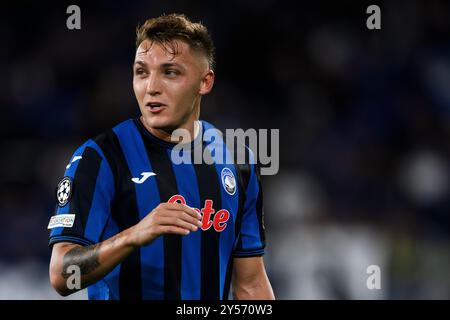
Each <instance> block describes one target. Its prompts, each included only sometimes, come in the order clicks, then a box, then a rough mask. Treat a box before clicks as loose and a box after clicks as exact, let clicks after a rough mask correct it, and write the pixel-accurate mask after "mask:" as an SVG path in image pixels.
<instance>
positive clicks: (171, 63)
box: [161, 62, 184, 69]
mask: <svg viewBox="0 0 450 320" xmlns="http://www.w3.org/2000/svg"><path fill="white" fill-rule="evenodd" d="M161 67H162V68H170V67H178V68H180V69H184V67H183V66H182V65H181V64H179V63H176V62H166V63H163V64H161Z"/></svg>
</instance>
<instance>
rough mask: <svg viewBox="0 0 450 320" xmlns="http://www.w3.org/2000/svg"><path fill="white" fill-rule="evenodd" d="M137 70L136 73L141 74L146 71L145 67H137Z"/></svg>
mask: <svg viewBox="0 0 450 320" xmlns="http://www.w3.org/2000/svg"><path fill="white" fill-rule="evenodd" d="M135 72H136V74H138V75H141V74H144V73H145V70H144V69H143V68H138V69H136V71H135Z"/></svg>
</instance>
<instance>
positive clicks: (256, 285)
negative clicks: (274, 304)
mask: <svg viewBox="0 0 450 320" xmlns="http://www.w3.org/2000/svg"><path fill="white" fill-rule="evenodd" d="M233 298H234V299H235V300H275V296H274V293H273V290H272V286H271V285H270V282H269V280H268V279H267V278H266V279H262V281H255V282H253V283H251V284H246V285H238V284H234V285H233Z"/></svg>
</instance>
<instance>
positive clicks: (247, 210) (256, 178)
mask: <svg viewBox="0 0 450 320" xmlns="http://www.w3.org/2000/svg"><path fill="white" fill-rule="evenodd" d="M265 247H266V237H265V227H264V208H263V194H262V187H261V177H260V174H259V168H258V166H257V165H250V178H249V182H248V185H247V189H246V197H245V203H244V210H243V214H242V222H241V226H240V232H239V234H238V240H237V244H236V247H235V249H234V252H233V255H234V256H235V257H254V256H262V255H263V254H264V249H265Z"/></svg>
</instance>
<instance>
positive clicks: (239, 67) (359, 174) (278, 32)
mask: <svg viewBox="0 0 450 320" xmlns="http://www.w3.org/2000/svg"><path fill="white" fill-rule="evenodd" d="M19 3H20V1H19ZM70 4H78V5H79V6H80V7H81V27H82V29H81V30H78V31H69V30H68V29H67V28H66V19H67V17H68V15H67V14H66V8H67V6H68V5H70ZM369 4H378V5H380V7H381V18H382V29H381V30H376V31H370V30H368V29H367V28H366V19H367V17H368V14H366V8H367V6H368V5H369ZM0 10H1V11H0V12H1V14H0V39H1V42H2V49H1V53H0V57H1V58H0V68H1V74H2V76H1V77H0V104H1V109H0V112H1V114H0V130H1V140H0V146H1V150H2V151H1V157H0V170H1V171H0V181H1V184H0V299H59V297H58V295H57V294H56V293H55V292H54V291H53V290H52V289H51V287H50V284H49V281H48V271H47V270H48V263H49V257H50V250H49V249H48V247H47V237H48V232H47V229H46V228H47V224H48V221H49V217H50V216H51V215H52V213H53V210H54V205H55V196H54V193H55V186H56V184H57V182H58V180H59V178H60V177H61V175H62V174H63V172H64V168H65V166H66V164H67V162H68V161H69V158H70V156H71V154H72V152H73V151H74V150H75V148H76V147H77V146H78V145H80V144H81V143H82V142H83V141H84V140H86V139H87V138H89V137H91V136H93V135H96V134H98V133H100V132H102V131H103V130H105V129H107V128H110V127H112V126H113V125H115V124H116V123H118V122H120V121H122V120H123V119H126V118H130V117H135V116H137V115H138V113H139V110H138V107H137V105H136V103H135V99H134V96H133V91H132V71H131V70H132V69H131V63H132V61H133V58H134V50H135V48H134V30H135V26H136V24H137V23H138V22H141V23H142V22H143V21H145V19H146V18H148V17H152V16H156V15H159V14H161V13H172V12H178V13H185V14H187V15H188V16H189V17H190V18H192V19H193V20H201V21H203V22H204V23H205V24H206V25H207V26H208V27H209V29H210V31H211V33H212V36H213V39H214V41H215V44H216V48H217V69H216V77H217V78H216V79H217V80H216V84H215V88H214V90H213V92H212V93H211V94H210V95H209V96H208V97H207V98H206V99H204V101H203V105H202V118H203V119H206V120H208V121H211V122H212V123H214V124H216V125H217V126H218V127H219V128H221V129H225V128H238V127H239V128H279V129H280V140H281V145H280V153H281V154H280V157H281V165H280V171H279V173H278V174H277V175H275V176H265V177H263V185H264V192H265V211H266V227H267V238H268V250H267V254H266V256H265V261H266V265H267V270H268V273H269V276H270V279H271V281H272V285H273V287H274V290H275V293H276V296H277V298H279V299H449V298H450V250H449V249H450V212H449V209H450V197H449V195H450V183H449V177H450V172H449V170H450V167H449V164H450V163H449V152H450V149H449V138H450V3H449V2H445V1H390V2H380V1H373V2H358V3H357V4H356V3H354V2H351V1H337V2H332V3H329V2H325V1H303V2H297V1H295V2H287V1H275V0H260V1H249V0H246V1H223V2H222V3H221V4H219V3H214V4H213V3H211V2H210V1H200V2H182V1H170V3H168V1H162V0H158V1H128V2H123V3H120V4H119V3H115V2H114V3H112V2H110V1H97V2H95V3H92V2H89V3H88V2H86V3H83V2H78V1H77V2H73V3H72V2H70V3H69V2H66V3H61V4H59V5H57V6H51V5H46V4H44V3H41V2H37V1H35V2H30V3H25V2H23V3H22V4H15V5H14V6H11V5H2V9H0ZM369 265H378V266H380V268H381V286H382V288H381V289H380V290H369V289H367V287H366V279H367V277H368V276H369V275H368V274H367V273H366V268H367V267H368V266H369ZM84 298H85V293H84V292H81V293H78V294H77V295H74V296H72V297H69V299H84Z"/></svg>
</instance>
